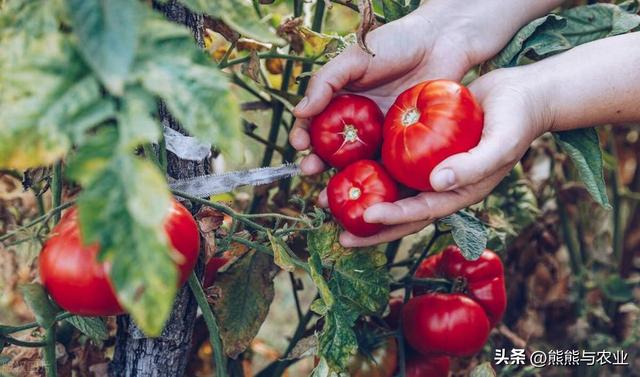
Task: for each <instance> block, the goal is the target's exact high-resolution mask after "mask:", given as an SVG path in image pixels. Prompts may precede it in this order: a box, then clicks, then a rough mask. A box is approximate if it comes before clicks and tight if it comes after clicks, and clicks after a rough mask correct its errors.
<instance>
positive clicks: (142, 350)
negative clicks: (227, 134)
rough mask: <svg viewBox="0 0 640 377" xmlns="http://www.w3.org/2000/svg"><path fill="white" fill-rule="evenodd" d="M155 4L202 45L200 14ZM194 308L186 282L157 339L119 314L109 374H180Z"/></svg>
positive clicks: (200, 167)
mask: <svg viewBox="0 0 640 377" xmlns="http://www.w3.org/2000/svg"><path fill="white" fill-rule="evenodd" d="M154 7H155V8H156V9H158V10H159V11H161V12H163V13H164V14H165V15H166V16H167V18H168V19H170V20H172V21H174V22H176V23H180V24H184V25H186V26H187V27H189V28H191V30H192V31H193V34H194V37H195V39H196V42H197V43H198V44H199V45H200V46H202V45H203V36H202V30H203V29H202V23H203V19H202V17H201V16H198V15H194V14H193V13H191V12H189V11H188V10H187V9H186V8H184V6H182V5H180V4H178V3H177V2H176V1H174V0H172V1H168V2H166V3H165V4H163V5H160V4H156V3H154ZM159 114H160V118H161V121H162V124H163V125H165V126H167V127H170V128H173V129H175V130H179V131H180V132H182V133H184V130H182V129H181V127H180V125H179V124H178V123H177V122H176V121H175V119H173V117H172V116H171V115H170V114H169V112H168V110H167V109H166V107H165V106H163V105H162V104H160V105H159ZM167 160H168V161H167V162H168V169H167V170H168V174H169V175H170V176H172V177H173V178H189V177H194V176H198V175H204V174H208V173H209V172H210V171H209V170H210V169H209V166H210V164H209V161H208V159H207V160H204V161H199V162H194V161H185V160H180V159H178V158H177V157H176V156H175V155H173V154H172V153H170V152H168V156H167ZM202 269H203V266H202V263H201V262H199V263H198V266H197V267H196V270H197V271H199V272H201V271H202ZM196 311H197V303H196V301H195V298H194V297H193V295H192V294H191V291H190V290H189V287H188V285H185V286H184V287H182V289H181V290H180V291H179V292H178V295H177V297H176V300H175V303H174V307H173V311H172V313H171V316H170V318H169V320H168V321H167V324H166V327H165V329H164V330H163V332H162V334H161V335H160V337H158V338H147V337H146V336H145V335H144V334H143V333H142V331H140V329H139V328H138V326H136V324H135V323H134V322H133V321H132V320H131V318H130V317H129V316H127V315H123V316H119V317H118V319H117V323H118V332H117V335H116V348H115V353H114V357H113V361H112V362H111V364H110V365H109V374H110V375H111V376H112V377H180V376H183V375H184V371H185V368H186V364H187V361H188V356H189V351H190V348H191V336H192V333H193V325H194V323H195V318H196Z"/></svg>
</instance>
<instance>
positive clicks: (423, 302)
mask: <svg viewBox="0 0 640 377" xmlns="http://www.w3.org/2000/svg"><path fill="white" fill-rule="evenodd" d="M402 329H403V332H404V336H405V339H406V340H407V343H409V345H411V347H413V348H414V349H415V350H416V351H418V352H420V353H421V354H423V355H449V356H470V355H473V354H475V353H477V352H478V351H480V350H481V349H482V346H484V344H485V343H486V341H487V338H488V337H489V330H490V329H491V328H490V327H489V320H488V319H487V315H486V314H485V312H484V309H483V308H482V306H480V304H478V303H477V302H475V301H473V300H472V299H470V298H469V297H467V296H465V295H463V294H460V293H455V294H443V293H427V294H425V295H422V296H417V297H413V298H412V299H410V300H409V302H407V303H406V304H405V305H404V308H403V310H402Z"/></svg>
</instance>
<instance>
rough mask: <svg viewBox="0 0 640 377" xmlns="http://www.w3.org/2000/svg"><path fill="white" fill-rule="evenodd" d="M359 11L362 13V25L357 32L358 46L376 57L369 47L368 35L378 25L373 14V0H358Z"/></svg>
mask: <svg viewBox="0 0 640 377" xmlns="http://www.w3.org/2000/svg"><path fill="white" fill-rule="evenodd" d="M358 11H359V12H360V25H359V26H358V30H357V32H356V36H357V37H358V45H359V46H360V48H362V49H363V50H364V51H366V52H367V53H368V54H370V55H374V53H373V52H372V51H371V50H370V49H369V47H368V46H367V34H369V32H370V31H371V30H373V28H374V27H375V25H376V17H375V14H374V13H373V4H372V2H371V0H358Z"/></svg>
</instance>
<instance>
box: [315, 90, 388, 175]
mask: <svg viewBox="0 0 640 377" xmlns="http://www.w3.org/2000/svg"><path fill="white" fill-rule="evenodd" d="M383 123H384V115H383V114H382V111H381V110H380V108H379V107H378V105H376V103H375V102H373V101H372V100H370V99H369V98H367V97H363V96H358V95H355V94H342V95H339V96H336V97H334V98H333V99H332V100H331V102H330V103H329V105H327V107H326V108H325V109H324V110H323V111H322V113H320V114H319V115H317V116H315V117H314V118H313V119H312V120H311V124H310V125H309V136H310V138H311V146H312V147H313V150H314V152H315V153H316V154H317V155H318V156H320V158H322V159H323V160H324V161H325V162H326V163H327V164H329V165H331V166H333V167H335V168H337V169H343V168H344V167H346V166H347V165H349V164H351V163H353V162H356V161H358V160H367V159H373V158H375V157H376V156H377V155H378V152H379V151H380V146H381V145H382V125H383Z"/></svg>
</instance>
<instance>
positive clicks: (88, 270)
mask: <svg viewBox="0 0 640 377" xmlns="http://www.w3.org/2000/svg"><path fill="white" fill-rule="evenodd" d="M164 229H165V233H166V235H167V237H168V238H169V241H170V242H171V245H172V247H173V249H174V250H175V251H176V252H177V256H178V257H177V258H174V260H175V261H176V262H175V263H176V266H177V268H178V271H179V284H180V285H182V284H184V283H185V281H186V280H187V279H188V278H189V275H190V274H191V271H193V268H194V266H195V264H196V262H197V260H198V253H199V251H200V235H199V232H198V226H197V224H196V222H195V220H194V219H193V217H192V216H191V214H190V213H189V211H188V210H187V209H186V208H185V207H184V206H182V205H181V204H180V203H178V202H177V201H176V200H172V204H171V209H170V211H169V214H168V215H167V218H166V219H165V223H164ZM99 249H100V247H99V245H96V244H93V245H83V243H82V239H81V234H80V226H79V220H78V209H77V208H76V207H73V208H71V209H69V210H68V211H67V212H66V213H65V214H64V216H63V217H62V219H61V220H60V222H59V223H58V224H57V225H56V226H55V227H54V228H53V230H52V232H51V237H50V238H49V239H48V240H47V242H46V243H45V244H44V247H43V249H42V251H41V253H40V257H39V270H40V280H41V281H42V284H43V285H44V287H45V288H46V290H47V291H48V293H49V295H51V297H52V298H53V299H54V301H55V302H56V303H57V304H58V305H60V306H61V307H62V308H63V309H65V310H67V311H69V312H71V313H74V314H79V315H87V316H109V315H116V314H121V313H123V312H124V309H123V308H122V306H121V305H120V303H119V302H118V299H117V298H116V295H115V292H114V289H113V286H112V284H111V280H110V278H109V263H108V262H101V261H98V259H97V257H98V253H99Z"/></svg>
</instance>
